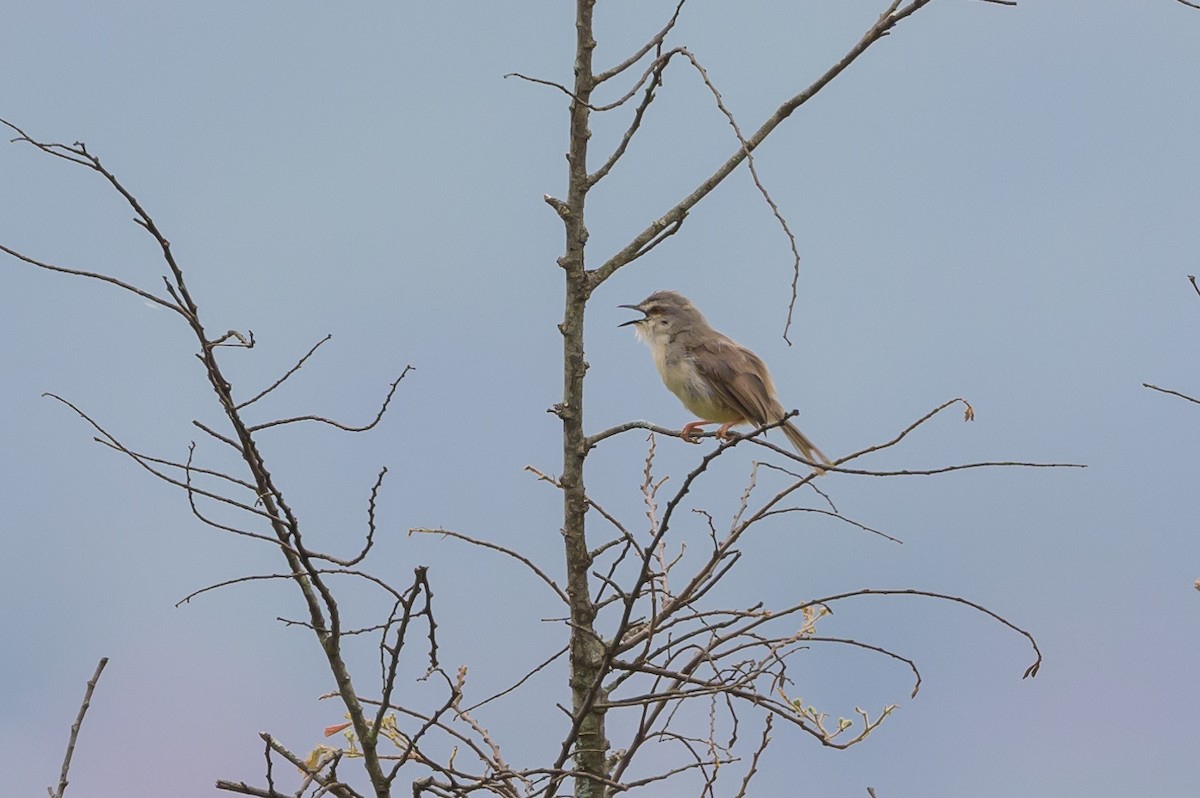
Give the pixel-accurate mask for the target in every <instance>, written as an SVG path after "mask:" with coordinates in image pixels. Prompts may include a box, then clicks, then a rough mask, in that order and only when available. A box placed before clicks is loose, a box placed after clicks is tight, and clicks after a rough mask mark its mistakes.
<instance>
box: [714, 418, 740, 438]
mask: <svg viewBox="0 0 1200 798" xmlns="http://www.w3.org/2000/svg"><path fill="white" fill-rule="evenodd" d="M741 423H742V421H741V419H738V420H737V421H730V422H729V423H728V424H722V425H721V428H720V429H719V430H717V432H716V436H717V438H719V439H720V440H723V441H727V440H729V439H730V438H731V437H733V436H731V435H730V434H729V428H730V427H732V426H733V425H735V424H741Z"/></svg>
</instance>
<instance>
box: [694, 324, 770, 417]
mask: <svg viewBox="0 0 1200 798" xmlns="http://www.w3.org/2000/svg"><path fill="white" fill-rule="evenodd" d="M693 356H694V362H695V364H696V369H697V370H698V371H699V372H700V374H701V376H703V377H704V378H705V380H706V382H708V384H709V385H711V386H712V387H713V390H714V391H715V392H716V393H717V395H718V396H720V397H721V399H723V400H724V401H725V402H726V403H727V404H728V405H729V406H730V407H732V408H734V409H735V410H736V411H737V412H738V413H739V414H740V415H741V416H742V417H743V418H745V419H746V421H749V422H752V423H754V424H766V423H768V422H770V421H778V420H779V419H780V417H782V416H783V408H782V407H781V406H780V405H779V401H778V400H777V399H775V398H774V396H773V394H774V391H773V390H772V388H771V385H770V379H771V378H770V376H768V372H767V367H766V365H765V364H764V363H763V362H762V360H761V359H760V358H759V357H758V355H756V354H754V353H753V352H751V351H750V350H749V349H747V348H746V347H744V346H742V345H740V344H738V343H735V342H734V341H732V340H730V339H729V338H726V337H725V336H723V335H722V336H719V337H717V338H715V339H713V340H712V341H706V342H704V343H702V344H700V345H698V346H696V347H694V349H693ZM760 375H762V376H760Z"/></svg>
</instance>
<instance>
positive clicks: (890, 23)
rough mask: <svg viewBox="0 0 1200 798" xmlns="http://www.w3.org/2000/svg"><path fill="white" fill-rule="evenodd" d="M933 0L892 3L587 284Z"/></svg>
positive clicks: (631, 255)
mask: <svg viewBox="0 0 1200 798" xmlns="http://www.w3.org/2000/svg"><path fill="white" fill-rule="evenodd" d="M931 1H932V0H911V2H910V3H909V4H908V5H907V6H905V7H903V8H901V7H900V3H901V0H892V2H891V4H890V5H889V6H888V8H887V9H886V10H885V11H884V12H883V14H882V15H880V17H879V19H878V20H877V21H876V22H875V24H873V25H872V26H871V27H870V28H868V29H867V31H866V32H865V33H863V35H862V36H861V37H860V38H859V40H858V42H857V43H855V44H854V46H853V47H851V48H850V50H849V51H848V52H847V53H846V54H845V55H844V56H843V57H842V58H841V59H840V60H839V61H838V62H837V63H836V64H834V65H833V66H831V67H830V68H829V69H827V70H826V71H825V72H824V73H823V74H822V75H821V76H820V77H819V78H817V79H816V80H815V81H813V83H812V84H810V85H809V86H808V87H807V88H806V89H804V90H803V91H801V92H800V93H798V94H796V95H794V96H793V97H791V98H790V99H788V100H786V101H785V102H783V103H782V104H781V105H780V106H779V107H778V108H777V109H776V110H775V112H774V113H773V114H771V116H770V117H768V118H767V119H766V121H764V122H763V123H762V124H761V125H760V126H759V128H758V130H756V131H755V132H754V133H753V135H751V136H749V137H747V138H746V139H745V143H744V144H741V145H739V147H738V149H737V150H736V151H735V152H734V153H733V154H732V155H730V156H729V158H728V159H727V160H726V161H725V163H723V164H722V165H721V166H719V167H718V168H717V170H716V171H715V172H713V173H712V174H711V175H709V176H708V177H707V178H705V179H704V180H702V181H701V182H700V184H699V185H698V186H696V188H695V189H693V190H692V192H691V193H690V194H688V195H687V196H685V197H684V198H683V199H681V200H679V202H677V203H676V204H675V205H674V207H672V208H671V209H670V210H668V211H667V212H666V213H664V214H662V215H661V216H659V217H658V218H657V219H655V221H654V222H652V223H651V224H650V225H649V226H648V227H647V228H646V229H644V230H643V231H642V232H641V233H638V234H637V235H636V236H634V238H633V239H632V240H631V241H630V242H629V243H628V244H627V245H626V246H625V247H624V248H622V249H621V250H619V251H618V252H616V253H615V254H613V255H612V256H610V257H609V258H608V260H607V261H605V262H604V263H603V264H602V265H601V266H599V267H598V268H596V269H594V270H592V271H590V272H589V285H590V286H591V287H592V288H593V289H594V288H595V287H596V286H598V285H600V284H601V283H603V282H604V281H605V280H607V279H608V278H609V277H611V276H612V275H613V274H614V273H615V272H616V271H617V270H618V269H620V268H621V267H622V266H625V265H627V264H629V263H631V262H633V261H634V260H636V259H637V258H639V257H641V256H642V255H644V254H645V253H646V252H647V251H648V250H647V248H646V247H647V244H650V242H652V241H654V240H655V239H656V238H657V237H658V236H659V234H660V233H661V231H662V230H663V229H666V228H668V227H670V226H672V225H679V224H682V222H683V220H684V217H685V216H686V215H687V213H688V212H689V211H690V210H691V209H692V208H693V207H695V205H696V204H697V203H698V202H700V200H702V199H704V197H705V196H707V195H708V194H709V193H710V192H711V191H712V190H713V189H715V188H716V187H717V186H718V185H720V184H721V183H722V182H724V180H725V178H727V177H728V176H729V175H730V174H731V173H732V172H733V170H734V169H736V168H737V167H738V166H740V165H741V163H742V161H744V160H745V159H746V156H747V155H748V154H749V153H752V152H753V151H754V150H756V149H757V148H758V146H759V145H760V144H762V142H763V141H764V140H766V138H767V136H769V135H770V134H771V133H772V132H773V131H774V130H775V128H777V127H778V126H779V125H780V124H781V123H782V122H783V121H784V120H785V119H787V118H788V117H789V116H791V115H792V113H794V112H795V111H796V109H797V108H799V107H800V106H801V105H803V104H804V103H806V102H808V101H809V100H810V99H812V98H813V97H814V96H816V94H817V93H818V92H820V91H821V90H822V89H823V88H825V86H827V85H828V84H829V83H830V82H831V81H832V80H833V79H834V78H835V77H837V76H838V75H840V74H841V73H842V72H843V71H844V70H845V69H846V68H847V67H848V66H850V64H852V63H854V61H856V60H857V59H858V58H859V56H861V55H862V54H863V53H864V52H866V51H867V49H868V48H869V47H870V46H871V45H872V44H874V43H875V42H877V41H879V40H880V39H881V38H883V37H884V36H885V35H887V33H888V32H889V31H890V30H891V29H892V28H893V27H895V26H896V25H897V24H898V23H899V22H901V21H902V20H904V19H906V18H907V17H909V16H911V15H912V14H914V13H916V12H917V11H919V10H920V9H922V8H924V7H925V6H926V5H928V4H929V3H930V2H931Z"/></svg>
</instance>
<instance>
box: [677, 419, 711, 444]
mask: <svg viewBox="0 0 1200 798" xmlns="http://www.w3.org/2000/svg"><path fill="white" fill-rule="evenodd" d="M715 423H716V422H715V421H689V422H688V423H687V424H684V425H683V429H681V430H680V431H679V437H681V438H683V439H684V440H685V441H687V442H688V443H699V442H700V436H701V435H702V434H703V433H704V425H705V424H715Z"/></svg>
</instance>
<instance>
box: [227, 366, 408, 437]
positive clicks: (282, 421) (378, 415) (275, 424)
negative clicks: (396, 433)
mask: <svg viewBox="0 0 1200 798" xmlns="http://www.w3.org/2000/svg"><path fill="white" fill-rule="evenodd" d="M412 370H413V367H412V366H405V367H404V371H402V372H401V373H400V376H399V377H397V378H396V379H395V380H393V381H392V386H391V388H389V389H388V393H387V396H386V397H384V400H383V405H382V406H380V408H379V412H378V413H376V414H375V419H374V420H373V421H371V422H370V423H369V424H366V425H364V426H361V427H352V426H349V425H347V424H342V423H341V422H338V421H333V420H331V419H328V418H324V417H323V416H295V417H293V418H281V419H276V420H275V421H266V422H263V423H262V424H254V425H253V426H249V427H246V431H247V432H258V431H259V430H264V429H268V428H270V427H278V426H281V425H283V424H294V423H296V422H297V421H319V422H320V423H322V424H328V425H330V426H331V427H337V428H338V429H340V430H345V431H346V432H366V431H367V430H370V429H373V428H374V427H375V425H376V424H378V423H379V422H380V420H381V419H382V418H383V414H384V413H386V412H387V409H388V405H389V404H391V401H392V397H393V396H394V395H395V394H396V388H397V386H399V385H400V381H401V380H402V379H404V377H405V375H406V374H408V372H410V371H412Z"/></svg>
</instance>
